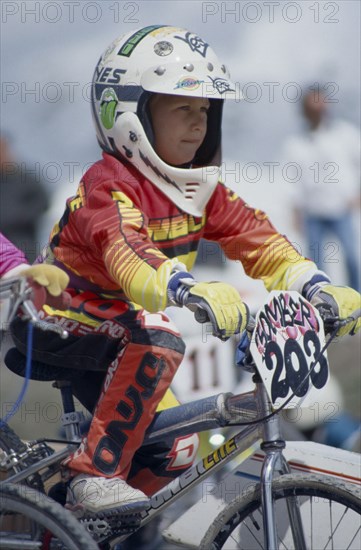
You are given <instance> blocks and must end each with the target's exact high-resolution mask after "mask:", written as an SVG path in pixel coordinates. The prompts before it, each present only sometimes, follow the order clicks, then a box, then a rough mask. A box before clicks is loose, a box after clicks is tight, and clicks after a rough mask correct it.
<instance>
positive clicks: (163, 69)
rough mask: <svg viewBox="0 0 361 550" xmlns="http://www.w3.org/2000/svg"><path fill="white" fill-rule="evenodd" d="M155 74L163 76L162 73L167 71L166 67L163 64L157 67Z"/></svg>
mask: <svg viewBox="0 0 361 550" xmlns="http://www.w3.org/2000/svg"><path fill="white" fill-rule="evenodd" d="M154 72H155V74H157V75H158V76H162V74H164V73H165V67H163V66H162V65H160V66H159V67H157V68H156V69H155V71H154Z"/></svg>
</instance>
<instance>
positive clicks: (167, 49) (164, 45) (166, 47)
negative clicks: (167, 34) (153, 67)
mask: <svg viewBox="0 0 361 550" xmlns="http://www.w3.org/2000/svg"><path fill="white" fill-rule="evenodd" d="M172 51H173V46H172V44H171V43H170V42H167V40H162V41H161V42H157V43H156V44H154V52H155V53H156V54H157V55H160V56H161V57H165V56H166V55H169V54H171V53H172Z"/></svg>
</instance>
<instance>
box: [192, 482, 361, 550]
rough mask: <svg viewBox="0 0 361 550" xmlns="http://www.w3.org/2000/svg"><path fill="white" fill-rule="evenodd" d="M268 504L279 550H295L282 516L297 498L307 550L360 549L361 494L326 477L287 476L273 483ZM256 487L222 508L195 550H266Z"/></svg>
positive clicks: (286, 519) (295, 544)
mask: <svg viewBox="0 0 361 550" xmlns="http://www.w3.org/2000/svg"><path fill="white" fill-rule="evenodd" d="M272 486H273V489H272V492H273V500H274V509H275V521H276V529H277V538H278V541H279V544H278V548H279V549H285V550H286V549H297V550H299V549H298V545H297V542H294V540H293V537H292V530H291V527H290V523H289V516H288V511H287V500H289V499H291V498H294V497H295V496H297V497H299V498H298V501H299V505H300V511H301V518H302V525H303V530H304V535H305V539H306V547H307V549H309V550H314V549H315V548H323V549H325V550H327V549H336V548H337V549H341V548H343V549H346V548H347V549H349V550H359V549H360V548H361V490H360V488H359V487H357V486H356V485H352V484H350V483H343V482H340V481H337V480H334V479H333V478H330V477H327V476H316V475H307V474H305V475H298V474H289V475H284V476H281V477H279V478H277V479H275V480H274V482H273V484H272ZM262 521H263V520H262V505H261V490H260V485H259V484H258V485H254V486H252V487H250V489H248V490H247V491H246V492H245V493H244V494H243V495H242V496H240V497H238V498H236V499H234V500H233V501H232V502H230V503H229V504H225V506H224V508H223V510H222V512H221V513H220V514H218V516H217V517H216V519H215V520H214V522H213V525H212V526H211V527H210V528H209V529H208V531H207V533H206V534H205V536H204V537H203V539H202V542H201V545H200V548H201V549H203V550H218V548H223V549H229V550H230V549H232V550H235V549H236V548H241V549H244V550H256V549H260V548H262V549H264V548H266V545H265V541H264V536H263V523H262Z"/></svg>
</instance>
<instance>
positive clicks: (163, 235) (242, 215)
mask: <svg viewBox="0 0 361 550" xmlns="http://www.w3.org/2000/svg"><path fill="white" fill-rule="evenodd" d="M201 238H204V239H208V240H212V241H216V242H218V243H219V245H220V246H221V247H222V249H223V251H224V253H225V255H226V256H227V258H229V259H232V260H240V261H241V262H242V264H243V267H244V269H245V272H246V273H247V274H248V275H249V276H250V277H252V278H260V279H262V280H263V281H264V283H265V286H266V288H267V289H268V290H271V289H276V288H277V289H291V288H295V289H297V290H299V291H301V289H302V286H303V284H304V282H305V280H308V279H310V278H311V277H312V274H313V273H314V272H315V271H316V270H317V268H316V266H315V264H313V263H312V262H310V261H309V260H306V259H305V258H303V257H302V256H301V255H300V254H299V253H298V252H297V250H296V249H295V248H294V247H293V246H292V244H291V243H290V242H289V241H288V240H287V239H286V238H285V237H284V236H282V235H281V234H280V233H278V231H277V230H276V229H275V227H274V226H273V225H272V224H271V222H270V221H269V219H268V217H267V215H266V214H265V213H264V212H261V211H260V210H256V209H253V208H251V207H250V206H248V205H247V204H246V203H245V202H244V201H243V200H242V199H241V198H240V197H238V196H237V195H236V194H235V193H234V192H233V191H231V190H230V189H229V188H227V187H226V186H225V185H223V184H222V183H218V185H217V186H216V189H215V191H214V193H213V195H212V197H211V199H210V200H209V202H208V204H207V207H206V209H205V211H204V213H203V216H202V217H194V216H191V215H189V214H187V213H185V212H183V211H181V210H180V209H179V208H178V207H177V206H175V205H174V204H173V203H172V202H171V200H170V199H168V198H167V197H166V196H165V195H164V194H163V193H162V192H161V191H159V190H158V189H157V188H156V187H155V186H154V185H153V184H152V183H151V182H150V181H149V180H147V179H146V178H145V177H144V176H143V175H142V174H141V173H140V172H139V171H138V170H137V169H136V168H135V167H133V166H132V165H130V164H123V163H122V162H120V161H119V160H117V159H116V158H114V157H112V156H111V155H108V154H106V153H104V154H103V159H102V160H100V161H99V162H97V163H95V164H94V165H93V166H92V167H91V168H90V169H89V170H88V172H87V173H86V174H85V175H84V177H83V179H82V181H81V182H80V185H79V187H78V190H77V194H76V196H74V197H71V198H69V199H68V200H67V204H66V209H65V212H64V214H63V216H62V218H61V220H60V221H59V223H57V224H56V225H55V227H54V228H53V231H52V234H51V240H50V244H49V247H48V249H47V253H46V255H45V258H44V260H45V261H46V262H49V263H56V264H57V265H59V266H60V267H62V268H63V269H65V270H66V271H67V272H68V273H69V275H70V277H71V285H73V286H74V288H78V289H92V290H95V291H99V292H102V293H104V292H110V293H114V292H115V293H117V294H119V295H124V296H125V297H126V298H127V299H128V300H129V301H131V302H133V303H135V304H138V305H139V306H141V307H143V308H145V309H147V310H148V311H160V310H162V309H164V308H165V307H166V305H167V302H168V299H167V285H168V281H169V278H170V276H171V273H172V271H173V270H174V269H175V268H176V266H177V265H178V264H184V265H185V266H186V268H187V270H189V271H190V270H191V269H192V266H193V265H194V262H195V259H196V254H197V248H198V245H199V242H200V239H201Z"/></svg>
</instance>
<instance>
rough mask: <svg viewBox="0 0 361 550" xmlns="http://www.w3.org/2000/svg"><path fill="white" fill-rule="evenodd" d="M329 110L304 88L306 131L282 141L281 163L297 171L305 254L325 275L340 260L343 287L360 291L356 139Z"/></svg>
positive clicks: (322, 96) (318, 92)
mask: <svg viewBox="0 0 361 550" xmlns="http://www.w3.org/2000/svg"><path fill="white" fill-rule="evenodd" d="M331 106H332V103H331V102H329V101H328V99H327V94H326V92H325V91H322V89H311V90H310V89H308V91H307V92H306V94H305V96H304V99H303V103H302V114H303V117H304V119H305V122H306V125H307V129H306V132H305V133H304V134H303V135H300V136H294V137H292V138H291V139H290V140H289V141H288V142H287V144H286V151H285V160H286V159H287V162H288V163H292V164H294V163H297V164H294V166H295V167H296V169H298V171H299V178H297V183H295V189H294V192H295V199H296V200H295V202H296V205H297V206H296V212H295V214H296V224H297V226H298V229H300V230H301V231H302V233H303V234H304V236H305V238H306V241H307V247H308V250H307V251H306V255H307V256H308V257H309V258H310V259H311V260H313V261H314V262H315V263H317V264H318V266H319V267H320V268H321V269H323V270H324V271H326V272H328V271H329V267H330V265H329V264H331V263H338V262H339V261H340V258H343V259H344V261H345V267H346V269H347V276H348V284H349V285H350V286H351V287H352V288H355V289H357V290H360V270H359V252H358V239H359V235H358V234H357V232H356V230H355V226H354V225H355V224H354V221H355V220H354V215H355V214H356V213H357V214H359V210H360V187H359V186H360V137H359V132H358V130H357V128H355V127H354V126H352V125H351V124H349V123H348V122H346V121H344V120H337V119H334V120H331V118H330V117H329V108H330V107H331ZM297 165H298V166H297ZM357 211H358V212H357ZM331 235H333V237H336V239H337V241H333V240H331V239H330V236H331ZM339 245H341V249H339Z"/></svg>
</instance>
